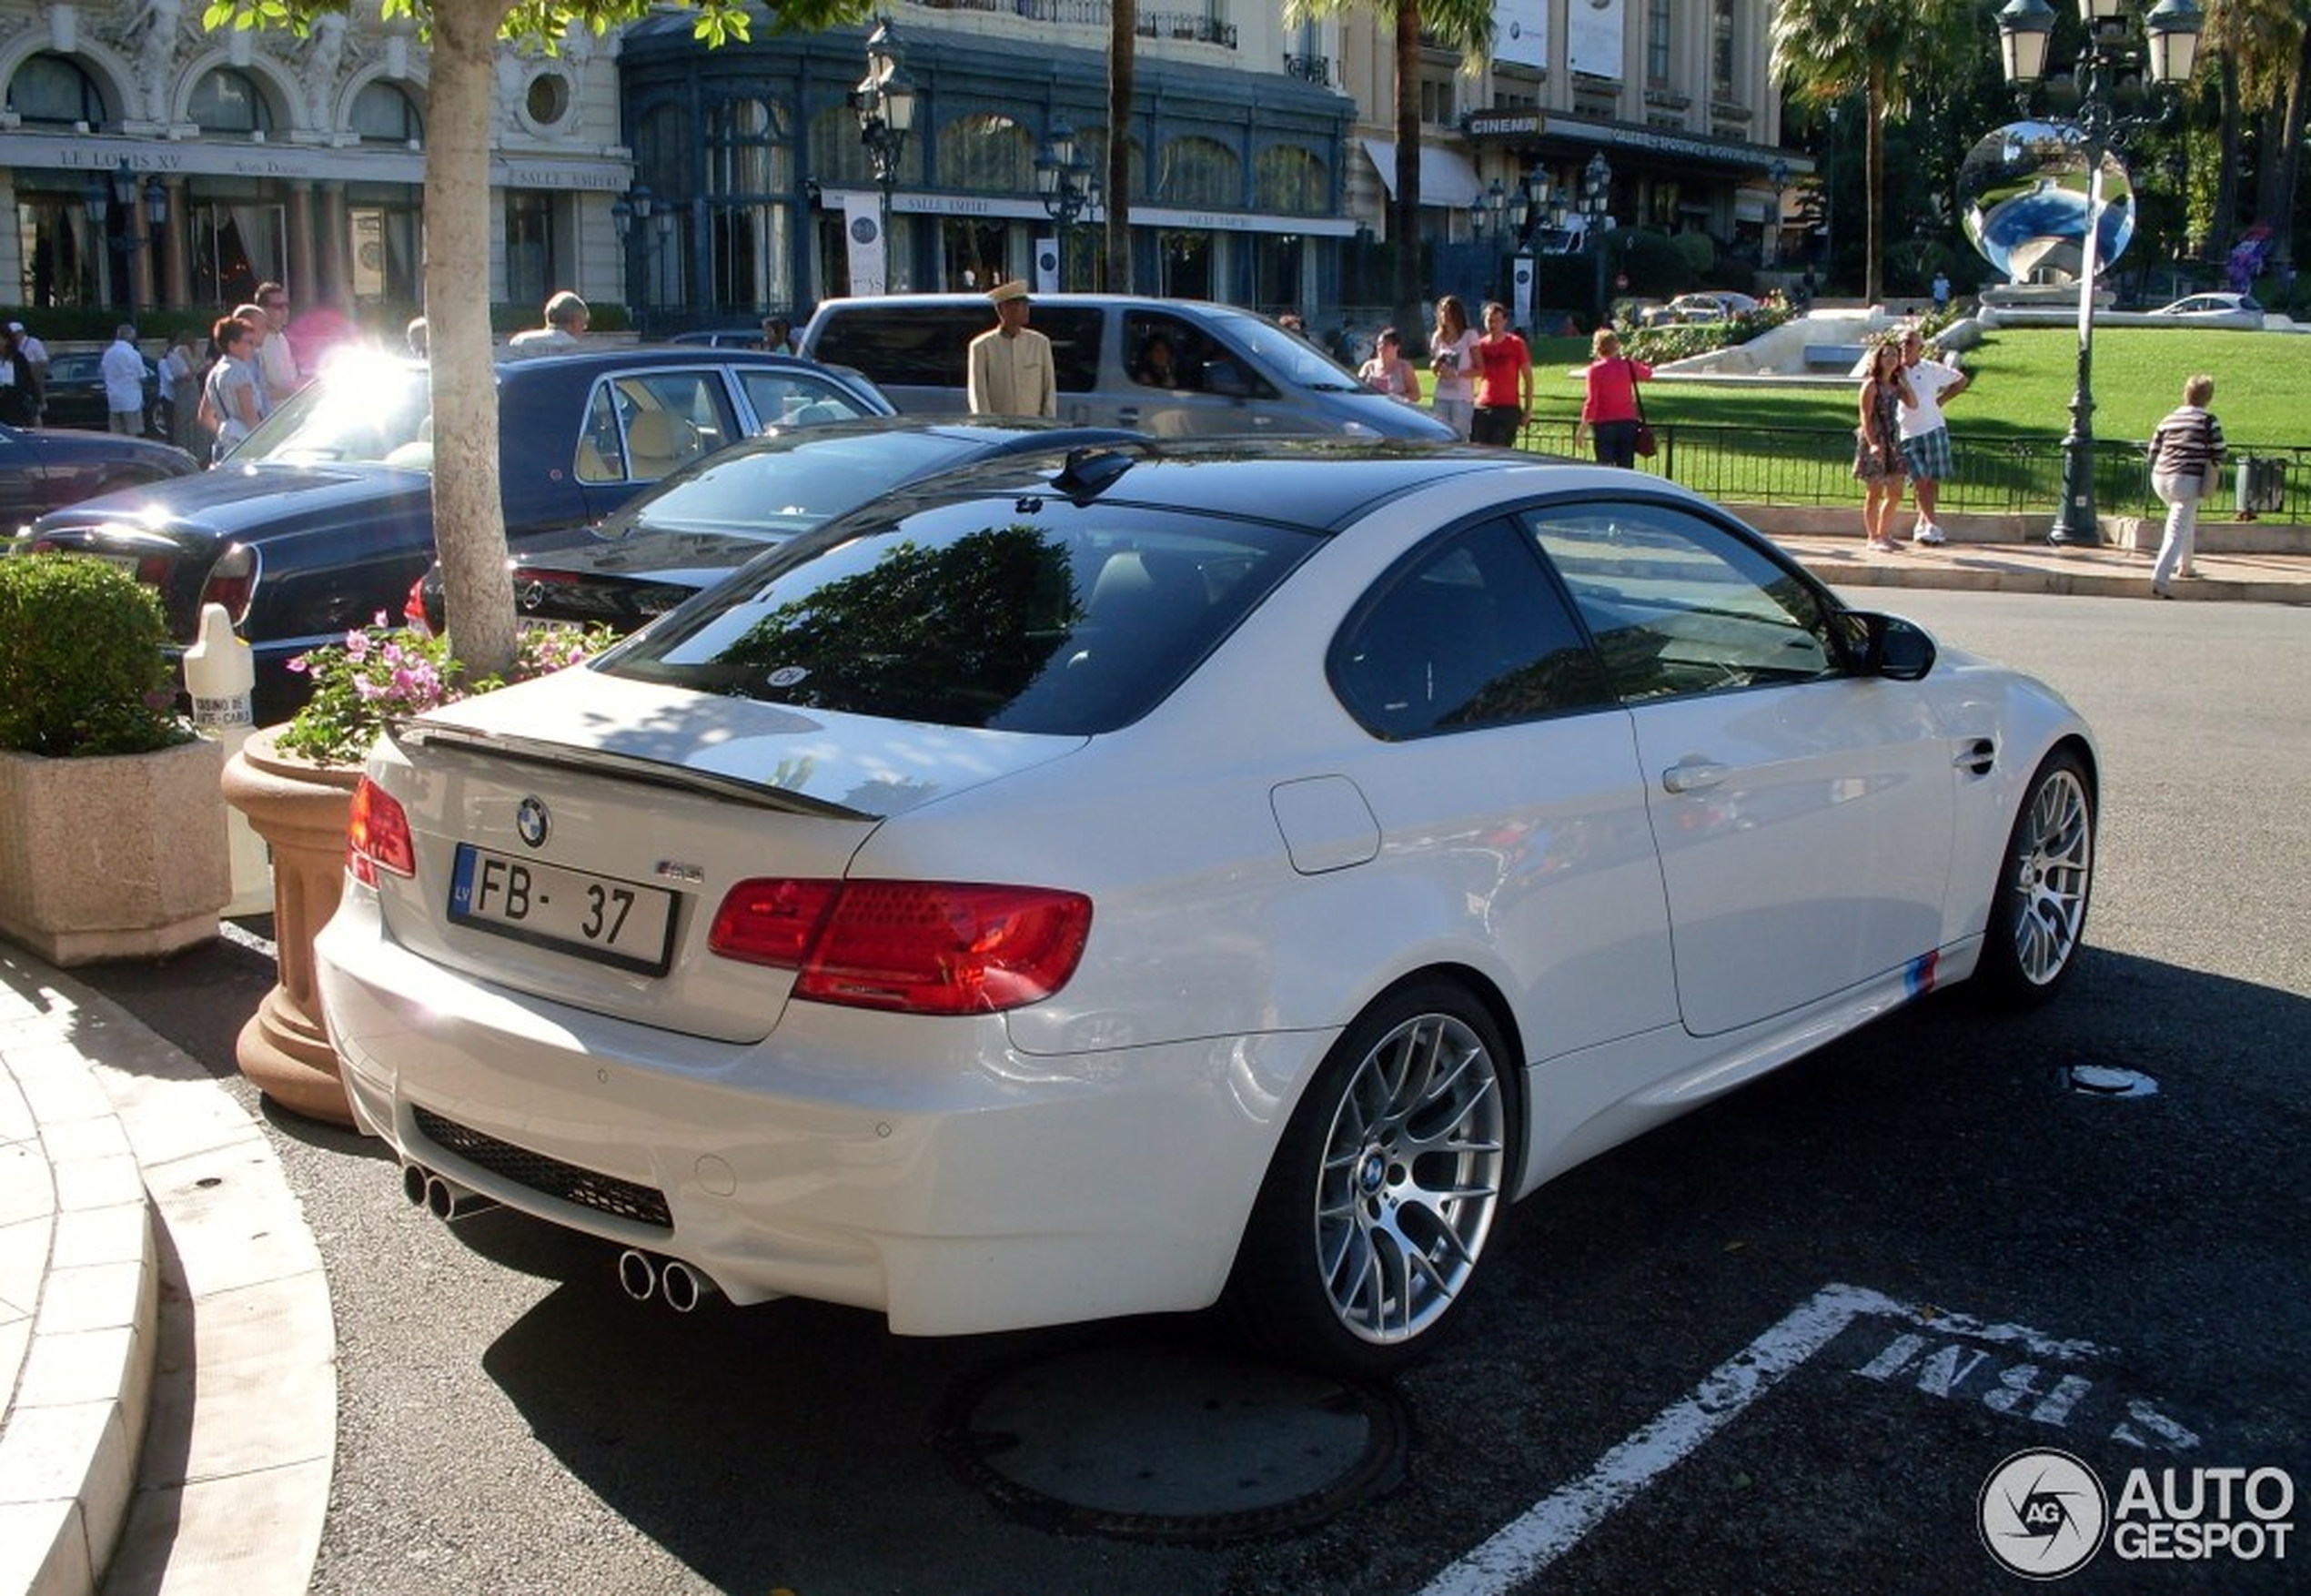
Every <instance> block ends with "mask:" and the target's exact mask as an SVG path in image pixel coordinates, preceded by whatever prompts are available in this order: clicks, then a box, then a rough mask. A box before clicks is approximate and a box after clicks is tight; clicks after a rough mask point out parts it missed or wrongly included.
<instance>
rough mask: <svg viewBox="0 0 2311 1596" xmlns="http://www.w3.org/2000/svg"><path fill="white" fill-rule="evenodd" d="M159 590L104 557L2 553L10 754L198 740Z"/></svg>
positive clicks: (116, 749)
mask: <svg viewBox="0 0 2311 1596" xmlns="http://www.w3.org/2000/svg"><path fill="white" fill-rule="evenodd" d="M167 641H168V623H167V621H166V619H164V617H163V616H162V614H161V608H160V599H159V596H158V595H157V594H156V593H155V592H154V591H152V589H150V588H148V587H146V585H145V584H144V583H142V582H140V581H137V580H136V578H135V577H133V576H130V575H129V574H128V573H127V572H126V571H116V570H114V569H113V568H112V567H111V566H109V565H107V564H106V563H105V562H104V561H100V560H90V559H86V558H83V557H81V556H78V555H68V554H10V555H0V748H5V749H10V750H13V751H15V752H16V753H37V754H44V755H45V756H47V757H48V758H51V759H68V758H71V757H74V756H76V755H81V754H104V753H152V752H153V751H154V750H155V749H159V748H169V747H173V746H175V745H176V744H177V743H179V742H189V741H191V739H192V735H193V733H192V730H191V728H189V727H187V725H186V724H185V723H184V722H183V721H182V720H180V719H179V718H178V717H177V714H176V713H175V712H174V708H173V705H174V703H175V701H176V682H175V681H174V680H173V678H172V676H171V673H170V671H169V668H168V664H167V660H166V659H165V658H164V657H163V656H162V653H161V649H162V647H163V645H165V644H166V643H167Z"/></svg>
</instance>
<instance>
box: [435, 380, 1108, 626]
mask: <svg viewBox="0 0 2311 1596" xmlns="http://www.w3.org/2000/svg"><path fill="white" fill-rule="evenodd" d="M1138 439H1139V435H1138V434H1137V433H1135V432H1124V431H1120V430H1118V429H1115V428H1112V427H1062V426H1061V425H1059V423H1057V422H1056V421H1036V420H1030V419H1022V418H1016V417H1014V418H1010V419H1000V420H999V419H993V418H981V419H974V420H968V421H963V420H957V421H929V420H924V419H921V418H919V417H907V416H898V417H878V418H875V419H868V420H861V421H834V422H829V423H827V424H826V425H824V426H818V427H803V428H792V429H784V430H782V431H780V432H777V433H775V434H773V435H772V436H771V437H768V438H756V439H747V440H746V441H744V442H742V443H733V444H732V445H731V446H730V447H729V448H728V449H725V450H721V451H720V452H718V453H716V454H713V455H711V456H709V457H708V458H707V459H705V460H701V461H699V462H698V463H697V464H695V465H691V466H685V467H684V468H683V469H682V470H680V471H677V472H675V473H674V475H672V476H671V477H669V478H667V479H666V480H664V481H663V482H661V483H660V484H659V485H658V486H657V487H655V488H653V489H651V490H649V491H648V492H646V493H643V494H641V495H639V496H638V497H636V498H634V499H632V500H629V501H628V502H627V504H626V505H625V507H624V508H623V509H621V510H617V511H615V512H614V513H612V514H611V515H610V516H608V517H606V518H605V519H604V520H602V521H601V522H600V524H599V525H596V526H591V527H587V528H583V529H581V530H579V531H576V532H574V533H570V534H568V535H566V536H560V537H550V538H545V539H540V540H535V541H533V542H531V543H530V544H528V545H526V546H525V547H524V548H523V550H522V552H521V553H520V555H519V556H517V557H516V558H515V559H513V560H512V561H509V564H510V569H511V570H512V571H513V590H514V602H515V604H516V606H517V607H518V608H519V609H520V612H521V614H522V615H523V616H524V617H525V618H528V619H533V620H538V621H570V622H572V623H574V624H579V625H589V624H592V623H594V622H597V621H599V622H601V623H602V624H605V625H607V626H610V627H611V628H612V629H613V630H615V631H621V632H623V631H632V630H633V629H634V628H636V627H638V626H641V625H645V624H647V623H648V622H649V621H652V620H654V619H655V618H656V617H658V616H660V615H661V614H663V613H665V611H669V610H671V609H672V608H673V607H674V606H675V605H676V604H679V603H681V601H683V600H684V599H687V598H689V597H690V596H691V594H692V593H694V592H696V591H698V590H699V589H701V588H702V587H707V586H710V585H711V584H712V583H714V582H717V581H722V578H724V577H725V576H728V575H729V574H730V573H731V572H732V571H734V570H736V569H737V568H738V567H739V566H742V565H743V564H745V563H746V562H747V561H750V560H752V559H753V558H754V557H755V556H756V555H758V554H760V553H761V552H762V551H763V550H764V549H766V548H768V547H769V546H771V545H772V544H773V543H782V542H784V541H785V540H787V539H789V538H792V537H795V536H797V535H799V534H801V533H802V532H806V531H809V530H812V528H814V527H818V526H822V525H824V524H825V523H826V522H828V521H830V520H833V519H834V518H835V517H836V516H838V515H841V514H843V513H844V512H845V511H847V510H855V509H857V508H858V507H859V506H860V505H862V504H864V503H865V502H866V501H867V500H870V499H873V498H874V497H875V496H876V495H877V494H879V493H883V492H886V491H888V490H891V489H893V488H895V487H898V486H899V485H900V484H902V483H905V482H912V481H914V480H918V479H920V478H923V477H928V476H933V475H935V474H937V473H938V472H941V471H947V470H954V469H955V468H957V467H959V466H964V465H968V464H971V463H973V462H974V461H978V460H997V459H1002V458H1004V457H1007V456H1011V455H1019V454H1034V455H1037V456H1040V457H1043V458H1044V459H1046V460H1050V461H1052V462H1053V465H1054V469H1056V462H1058V461H1059V460H1061V459H1063V458H1064V457H1065V455H1066V453H1067V451H1068V450H1074V449H1089V448H1098V447H1115V446H1118V445H1127V444H1130V443H1132V442H1135V441H1137V440H1138ZM409 619H410V620H411V621H421V622H422V623H423V624H424V625H425V627H426V628H427V629H428V630H429V631H440V630H441V629H442V628H443V626H445V625H446V624H447V623H448V616H447V613H446V611H445V606H444V603H443V594H442V589H441V567H440V565H439V563H438V562H437V563H436V564H435V565H434V567H433V569H432V570H430V571H427V572H426V573H425V579H424V581H421V582H420V583H419V585H418V588H417V591H415V593H414V594H413V595H412V598H411V603H410V606H409Z"/></svg>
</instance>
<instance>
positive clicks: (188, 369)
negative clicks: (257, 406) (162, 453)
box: [160, 328, 209, 460]
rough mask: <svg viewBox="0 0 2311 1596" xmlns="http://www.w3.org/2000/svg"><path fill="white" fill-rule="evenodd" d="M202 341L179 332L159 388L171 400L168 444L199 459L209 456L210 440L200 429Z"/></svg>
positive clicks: (165, 357)
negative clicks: (200, 347) (172, 444)
mask: <svg viewBox="0 0 2311 1596" xmlns="http://www.w3.org/2000/svg"><path fill="white" fill-rule="evenodd" d="M199 341H200V340H199V339H198V338H196V337H195V336H194V334H193V330H192V328H181V329H179V330H178V332H177V336H176V337H175V338H171V339H170V340H169V343H168V352H167V354H165V355H163V356H162V357H161V358H160V389H161V392H163V393H164V394H166V395H167V398H168V438H169V441H170V442H172V443H174V444H175V445H176V446H177V448H179V449H181V450H184V451H185V452H186V453H187V454H189V455H191V456H192V457H193V458H194V459H196V460H205V459H207V456H208V448H209V439H208V438H207V435H205V434H204V433H203V432H202V431H201V427H200V385H201V378H202V377H203V376H204V375H205V373H204V371H203V370H202V367H201V358H200V350H199V348H198V345H199Z"/></svg>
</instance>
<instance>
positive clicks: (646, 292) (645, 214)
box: [610, 183, 657, 333]
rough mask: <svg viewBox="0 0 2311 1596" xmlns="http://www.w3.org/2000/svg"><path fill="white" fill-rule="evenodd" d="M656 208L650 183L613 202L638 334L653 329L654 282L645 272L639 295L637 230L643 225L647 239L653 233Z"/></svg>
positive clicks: (613, 224)
mask: <svg viewBox="0 0 2311 1596" xmlns="http://www.w3.org/2000/svg"><path fill="white" fill-rule="evenodd" d="M656 207H657V201H656V200H654V199H653V198H651V192H650V185H649V184H647V183H637V184H635V185H634V186H633V187H631V188H629V189H628V190H627V191H626V192H625V193H623V194H621V195H620V196H619V197H617V198H615V199H613V200H611V202H610V225H611V227H614V228H616V229H617V232H618V252H619V255H620V257H621V258H622V259H623V261H624V262H625V266H626V302H627V303H628V304H629V305H630V306H631V307H632V308H633V312H634V331H635V332H637V333H645V332H647V331H648V329H649V325H650V280H649V276H648V274H647V272H645V273H644V274H643V275H642V278H641V292H640V293H637V292H635V289H634V284H635V281H636V278H635V273H634V250H635V247H636V246H637V244H639V243H640V242H641V240H640V239H638V238H637V237H635V232H634V227H635V224H636V223H638V222H639V223H640V224H641V231H642V234H643V235H644V236H645V237H646V236H647V235H648V234H649V232H650V217H651V211H652V210H654V209H655V208H656Z"/></svg>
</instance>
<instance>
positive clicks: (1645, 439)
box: [1629, 371, 1660, 460]
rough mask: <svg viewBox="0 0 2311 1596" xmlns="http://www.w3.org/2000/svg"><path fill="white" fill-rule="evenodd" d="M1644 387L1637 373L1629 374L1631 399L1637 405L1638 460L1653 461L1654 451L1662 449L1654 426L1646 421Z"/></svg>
mask: <svg viewBox="0 0 2311 1596" xmlns="http://www.w3.org/2000/svg"><path fill="white" fill-rule="evenodd" d="M1643 386H1644V385H1643V384H1642V383H1640V382H1639V381H1638V380H1637V373H1636V372H1634V371H1631V372H1630V374H1629V397H1630V399H1633V400H1635V401H1636V404H1637V444H1636V449H1637V458H1638V459H1639V460H1651V459H1652V458H1653V451H1654V450H1657V449H1659V448H1660V440H1659V439H1656V438H1654V436H1653V424H1652V423H1651V422H1650V421H1648V420H1647V419H1645V395H1644V394H1643V393H1642V392H1641V391H1640V389H1642V388H1643Z"/></svg>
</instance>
